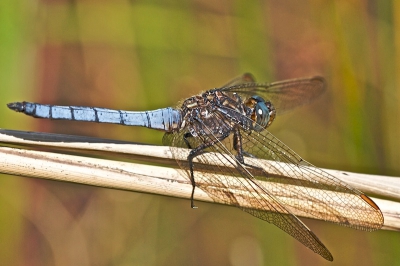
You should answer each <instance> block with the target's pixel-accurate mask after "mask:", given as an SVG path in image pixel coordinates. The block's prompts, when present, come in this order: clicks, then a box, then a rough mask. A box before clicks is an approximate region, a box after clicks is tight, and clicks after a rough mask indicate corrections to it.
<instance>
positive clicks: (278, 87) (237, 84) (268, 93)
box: [220, 74, 326, 114]
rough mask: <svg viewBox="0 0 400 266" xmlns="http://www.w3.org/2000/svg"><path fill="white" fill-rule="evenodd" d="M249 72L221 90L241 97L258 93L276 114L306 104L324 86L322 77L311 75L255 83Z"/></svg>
mask: <svg viewBox="0 0 400 266" xmlns="http://www.w3.org/2000/svg"><path fill="white" fill-rule="evenodd" d="M249 77H252V76H251V74H244V75H243V76H242V78H237V79H235V80H233V81H232V82H231V83H229V84H227V85H231V86H224V87H222V88H220V89H221V90H222V91H225V92H231V93H237V94H239V95H240V96H241V97H242V98H243V99H247V98H249V97H251V96H254V95H258V96H261V97H262V98H263V99H264V100H269V101H270V102H271V103H272V104H273V105H274V107H275V109H276V110H277V113H278V114H281V113H283V112H286V111H288V110H291V109H293V108H295V107H298V106H301V105H304V104H307V103H309V102H311V101H312V100H314V99H315V98H317V97H318V96H320V95H321V94H322V93H323V92H324V91H325V88H326V82H325V79H324V78H323V77H319V76H316V77H311V78H300V79H290V80H284V81H278V82H273V83H269V84H264V83H255V82H252V81H250V82H249V80H251V79H253V80H254V78H249Z"/></svg>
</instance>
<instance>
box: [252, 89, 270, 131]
mask: <svg viewBox="0 0 400 266" xmlns="http://www.w3.org/2000/svg"><path fill="white" fill-rule="evenodd" d="M245 104H246V106H247V107H249V108H250V110H251V116H250V117H251V120H253V128H254V130H255V131H257V132H260V131H263V130H264V129H266V128H267V127H269V125H271V123H272V121H274V119H275V114H276V111H275V108H274V106H273V105H272V104H271V102H270V101H265V100H264V99H263V98H261V97H260V96H257V95H254V96H252V97H250V98H249V99H247V100H246V102H245Z"/></svg>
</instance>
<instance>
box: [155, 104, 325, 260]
mask: <svg viewBox="0 0 400 266" xmlns="http://www.w3.org/2000/svg"><path fill="white" fill-rule="evenodd" d="M213 115H214V116H215V121H219V122H218V123H219V124H218V126H219V127H228V128H229V125H228V124H226V123H225V120H224V119H223V117H222V116H221V115H220V114H219V113H217V112H216V113H214V114H213ZM201 126H203V127H207V126H206V125H204V124H202V125H201ZM186 133H187V131H186V132H185V131H184V130H182V131H181V132H179V133H167V134H165V136H164V139H163V142H164V144H167V145H170V146H172V147H171V152H172V154H173V155H174V156H175V157H176V158H180V156H179V152H181V149H178V148H177V147H182V148H186V147H187V144H186V142H185V141H184V137H185V134H186ZM186 139H187V141H188V142H189V143H190V146H191V147H197V146H199V145H201V144H202V143H208V142H210V141H212V142H215V143H216V144H215V145H213V146H211V147H209V148H207V149H206V151H207V152H209V153H203V154H200V155H198V156H196V157H195V159H196V163H194V170H198V169H200V170H201V171H199V172H196V173H195V176H194V178H195V181H196V187H198V188H200V189H202V190H203V191H205V192H206V193H207V194H208V195H209V196H210V197H211V198H213V199H214V200H215V201H216V202H220V203H225V204H229V205H233V206H237V207H239V208H241V209H242V210H244V211H246V212H248V213H250V214H252V215H253V216H255V217H257V218H260V219H262V220H264V221H267V222H269V223H273V224H274V225H276V226H277V227H279V228H280V229H282V230H283V231H285V232H286V233H288V234H289V235H291V236H293V237H294V238H296V239H297V240H298V241H300V242H301V243H302V244H304V245H305V246H307V247H308V248H310V249H311V250H313V251H314V252H316V253H318V254H320V255H321V256H322V257H324V258H325V259H327V260H330V261H331V260H333V257H332V255H331V254H330V252H329V251H328V249H327V248H326V247H325V246H324V245H323V244H322V242H321V241H320V240H319V239H318V238H317V237H316V236H315V234H313V233H312V232H311V231H310V229H308V227H307V226H306V225H304V223H302V222H301V221H300V220H299V219H298V218H297V217H296V216H294V215H293V214H292V213H291V212H290V210H289V209H288V208H286V207H285V206H284V205H283V204H282V203H281V202H280V201H279V200H278V199H277V198H275V197H274V196H273V195H271V194H270V193H269V192H268V191H267V190H266V189H265V188H264V187H263V185H261V184H260V182H258V181H257V180H256V179H255V178H254V176H253V175H252V174H251V173H250V172H249V171H248V170H247V169H246V168H247V166H246V165H242V164H241V163H240V162H239V161H237V159H236V157H235V156H234V155H233V152H234V151H233V150H232V148H231V147H233V146H232V139H231V136H230V137H228V138H226V139H224V140H221V141H220V140H218V139H217V138H216V137H215V136H213V135H208V136H204V135H203V136H199V137H196V138H194V137H190V138H186ZM215 154H217V155H215ZM177 162H178V164H179V165H180V166H181V168H182V172H183V174H184V175H185V176H186V177H189V171H188V165H187V162H181V161H180V160H177Z"/></svg>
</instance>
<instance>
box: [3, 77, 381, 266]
mask: <svg viewBox="0 0 400 266" xmlns="http://www.w3.org/2000/svg"><path fill="white" fill-rule="evenodd" d="M325 90H326V82H325V79H324V78H323V77H320V76H315V77H310V78H299V79H290V80H285V81H279V82H273V83H257V82H256V81H255V78H254V76H253V75H252V74H250V73H245V74H243V75H242V76H240V77H238V78H235V79H234V80H232V81H231V82H229V83H227V84H225V85H224V86H222V87H218V88H214V89H211V90H208V91H205V92H202V93H200V94H198V95H195V96H192V97H189V98H187V99H186V100H184V101H183V103H182V105H181V106H178V107H177V108H171V107H168V108H162V109H158V110H153V111H141V112H136V111H124V110H112V109H106V108H98V107H85V106H58V105H48V104H38V103H32V102H13V103H9V104H8V107H9V108H10V109H12V110H14V111H17V112H22V113H25V114H26V115H29V116H33V117H36V118H46V119H62V120H74V121H86V122H98V123H113V124H120V125H125V126H142V127H147V128H151V129H157V130H162V131H164V132H165V134H164V137H163V144H164V145H167V146H170V150H171V153H172V155H173V157H174V158H175V159H176V161H177V163H178V164H179V166H180V168H181V173H182V175H184V176H185V177H187V178H189V180H190V182H191V185H192V192H191V197H190V202H191V207H192V208H196V206H195V205H194V193H195V189H196V188H199V189H201V190H203V191H205V192H206V193H207V194H208V195H209V196H210V197H211V198H213V199H214V200H216V201H218V202H222V203H225V204H229V205H233V206H236V207H239V208H241V209H242V210H243V211H245V212H247V213H250V214H251V215H253V216H255V217H257V218H260V219H262V220H264V221H267V222H269V223H272V224H274V225H276V226H277V227H279V228H280V229H282V230H283V231H285V232H286V233H288V234H289V235H291V236H292V237H294V238H295V239H297V240H298V241H299V242H301V243H302V244H303V245H305V246H306V247H308V248H309V249H311V250H312V251H314V252H315V253H317V254H319V255H321V256H322V257H323V258H325V259H326V260H329V261H332V260H333V256H332V254H331V253H330V251H329V250H328V249H327V248H326V247H325V245H324V244H323V243H322V242H321V241H320V240H319V238H318V237H317V236H316V235H315V234H314V233H313V232H312V231H311V230H310V229H309V228H308V227H307V226H306V225H305V224H304V223H303V222H302V221H301V220H300V219H299V218H298V217H297V216H295V215H294V214H293V212H294V211H297V213H299V212H300V213H301V212H302V211H303V212H304V210H305V209H307V213H309V214H311V215H312V217H314V218H316V219H320V220H326V221H331V222H334V223H336V224H339V225H343V226H347V227H351V228H355V229H359V230H366V231H372V230H377V229H380V228H381V227H382V225H383V215H382V213H381V211H380V209H379V207H378V206H377V205H376V204H375V203H374V201H373V200H372V199H370V198H369V197H368V196H367V195H365V194H364V193H363V192H361V191H359V190H357V189H355V188H352V187H350V186H349V185H347V184H346V183H345V182H343V181H341V180H339V179H337V178H335V177H334V176H332V175H331V174H328V173H327V172H325V171H323V170H322V169H319V168H317V167H315V166H313V165H312V164H310V163H309V162H307V161H305V160H304V159H302V158H301V157H300V156H299V155H298V154H296V153H295V152H294V151H293V150H292V149H290V148H289V147H288V146H286V145H285V144H284V143H283V142H281V141H280V140H278V139H277V138H276V137H275V136H273V135H272V134H271V133H270V132H269V131H268V130H267V128H268V127H269V126H271V124H272V122H273V121H274V119H275V118H276V116H277V115H278V116H279V115H281V114H282V113H285V112H287V111H289V110H292V109H294V108H295V107H299V106H301V105H304V104H307V103H310V102H311V101H313V100H314V99H316V98H317V97H319V96H320V95H321V94H322V93H323V92H324V91H325ZM183 149H188V150H189V153H188V155H187V160H186V161H185V162H182V160H179V159H178V158H181V157H182V156H181V153H182V150H183ZM211 154H218V155H219V156H211ZM256 159H263V160H259V161H258V160H256ZM200 164H201V165H202V168H201V169H202V171H195V170H196V169H197V167H198V166H199V165H200ZM195 173H196V174H195ZM221 173H222V174H221ZM272 173H273V174H272ZM228 176H230V177H233V178H228ZM265 182H268V184H269V185H270V186H269V187H270V188H271V187H272V190H274V191H279V192H281V193H283V194H285V195H287V197H286V198H285V200H284V201H283V200H282V199H280V198H278V197H276V196H274V193H272V191H271V189H267V188H266V185H265ZM282 183H283V184H292V186H287V187H286V186H282ZM293 184H294V185H293ZM288 187H289V188H288ZM233 188H235V189H234V191H235V192H232V189H233ZM310 188H311V189H312V191H313V192H312V193H311V192H308V191H311V190H310ZM343 195H346V199H344V198H343V197H344V196H343ZM243 203H245V204H243Z"/></svg>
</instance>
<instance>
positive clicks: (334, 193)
mask: <svg viewBox="0 0 400 266" xmlns="http://www.w3.org/2000/svg"><path fill="white" fill-rule="evenodd" d="M242 141H243V149H244V150H245V152H246V154H247V155H248V156H247V157H245V159H244V161H245V163H246V164H247V165H252V166H253V167H258V168H261V169H263V173H264V174H262V175H260V176H257V178H259V179H260V180H264V181H267V182H269V184H271V187H272V189H274V191H275V193H277V194H279V195H286V196H287V197H284V200H283V201H284V203H285V206H288V207H289V208H293V209H296V210H298V212H299V213H301V212H307V213H308V214H312V215H313V216H314V217H315V218H318V219H322V220H326V221H331V222H335V223H338V224H340V225H344V226H348V227H352V228H355V229H359V230H368V231H371V230H376V229H379V228H381V227H382V225H383V215H382V212H381V211H380V209H379V207H378V206H377V205H376V204H375V203H374V202H373V201H372V200H371V199H370V198H369V197H368V196H366V195H365V194H364V193H362V192H361V191H359V190H356V189H354V188H351V187H350V186H349V185H347V184H346V183H345V182H343V181H341V180H339V179H337V178H335V177H333V176H332V175H330V174H328V173H327V172H325V171H323V170H321V169H319V168H316V167H315V166H313V165H312V164H310V163H308V162H307V161H305V160H303V159H302V158H301V157H300V156H299V155H297V154H296V153H295V152H294V151H293V150H291V149H290V148H289V147H288V146H286V145H285V144H284V143H283V142H281V141H280V140H278V139H277V138H276V137H274V136H273V135H272V134H271V133H270V132H268V131H267V130H264V131H263V132H261V133H257V132H254V131H253V132H243V134H242ZM253 158H261V159H266V160H267V161H263V162H260V161H259V160H254V159H253ZM305 210H307V211H305Z"/></svg>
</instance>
